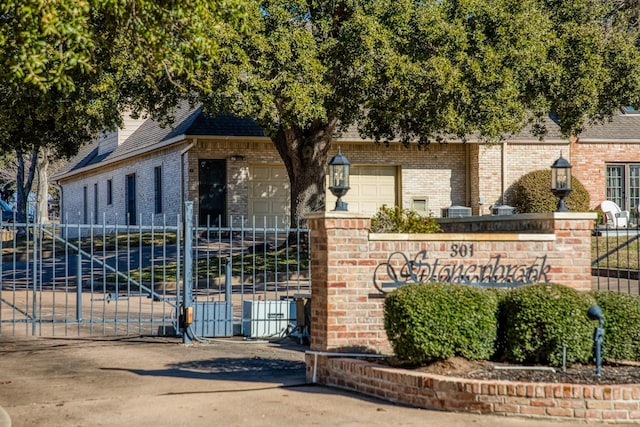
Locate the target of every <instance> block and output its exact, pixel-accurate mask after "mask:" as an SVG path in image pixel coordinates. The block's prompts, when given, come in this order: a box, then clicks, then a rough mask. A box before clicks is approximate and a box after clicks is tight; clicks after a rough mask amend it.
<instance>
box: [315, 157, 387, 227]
mask: <svg viewBox="0 0 640 427" xmlns="http://www.w3.org/2000/svg"><path fill="white" fill-rule="evenodd" d="M328 186H329V184H328V181H327V210H333V209H334V208H335V205H336V198H335V197H334V196H333V194H331V192H330V191H329V189H328ZM349 186H350V187H351V189H350V190H349V192H348V193H347V195H346V196H344V197H343V198H342V200H343V201H345V202H346V203H347V204H348V209H349V212H357V213H362V214H366V215H371V216H373V215H375V213H376V212H377V211H378V209H379V208H380V207H381V206H382V205H385V204H386V205H387V206H394V205H396V204H397V196H396V188H397V186H396V167H395V166H353V165H352V166H351V172H350V178H349Z"/></svg>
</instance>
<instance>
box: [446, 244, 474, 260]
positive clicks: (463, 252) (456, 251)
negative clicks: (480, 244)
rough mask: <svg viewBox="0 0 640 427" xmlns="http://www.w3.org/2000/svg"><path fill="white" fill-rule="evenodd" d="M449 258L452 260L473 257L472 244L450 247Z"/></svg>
mask: <svg viewBox="0 0 640 427" xmlns="http://www.w3.org/2000/svg"><path fill="white" fill-rule="evenodd" d="M449 256H450V257H452V258H454V257H461V258H465V257H467V256H473V243H472V244H470V245H465V244H464V243H463V244H457V243H454V244H452V245H451V253H450V254H449Z"/></svg>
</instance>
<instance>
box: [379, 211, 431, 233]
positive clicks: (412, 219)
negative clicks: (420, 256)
mask: <svg viewBox="0 0 640 427" xmlns="http://www.w3.org/2000/svg"><path fill="white" fill-rule="evenodd" d="M371 232H372V233H440V232H442V228H440V224H438V222H437V221H436V220H435V219H434V218H432V217H424V216H420V215H419V214H418V213H417V212H416V211H412V210H410V209H401V208H400V206H394V207H392V208H390V207H387V205H382V207H381V208H380V209H379V210H378V212H377V213H376V215H375V216H374V217H373V219H372V220H371Z"/></svg>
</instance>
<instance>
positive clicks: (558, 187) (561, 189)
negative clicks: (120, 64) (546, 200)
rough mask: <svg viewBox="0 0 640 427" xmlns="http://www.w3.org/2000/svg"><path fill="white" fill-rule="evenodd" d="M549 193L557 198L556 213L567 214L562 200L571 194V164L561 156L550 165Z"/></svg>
mask: <svg viewBox="0 0 640 427" xmlns="http://www.w3.org/2000/svg"><path fill="white" fill-rule="evenodd" d="M551 192H552V193H553V194H554V195H555V196H556V197H557V198H558V207H557V209H556V212H569V209H567V205H566V204H565V202H564V198H565V197H567V196H568V195H569V193H571V164H570V163H569V162H568V161H567V160H566V159H565V158H564V157H562V154H560V158H559V159H557V160H556V161H555V162H553V165H551Z"/></svg>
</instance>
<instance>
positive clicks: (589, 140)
mask: <svg viewBox="0 0 640 427" xmlns="http://www.w3.org/2000/svg"><path fill="white" fill-rule="evenodd" d="M577 142H578V144H580V143H589V144H605V143H610V144H638V143H640V139H619V138H616V139H612V138H580V137H579V136H578V141H577Z"/></svg>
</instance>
